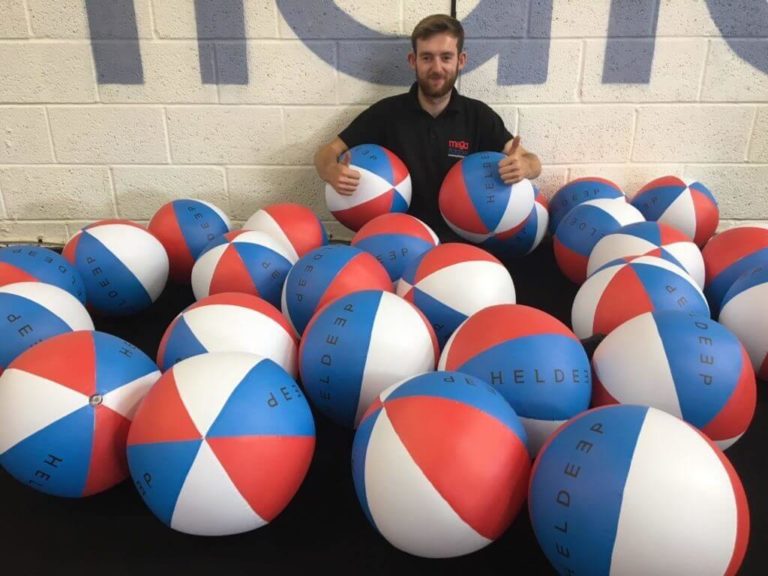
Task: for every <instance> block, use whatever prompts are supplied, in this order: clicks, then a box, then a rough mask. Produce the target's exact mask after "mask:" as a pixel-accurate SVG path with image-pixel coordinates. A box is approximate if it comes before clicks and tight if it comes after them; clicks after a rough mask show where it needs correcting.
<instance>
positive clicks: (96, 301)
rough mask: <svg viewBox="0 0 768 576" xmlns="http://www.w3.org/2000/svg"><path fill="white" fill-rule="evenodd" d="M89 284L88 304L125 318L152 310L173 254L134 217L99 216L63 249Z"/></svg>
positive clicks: (161, 289) (93, 307)
mask: <svg viewBox="0 0 768 576" xmlns="http://www.w3.org/2000/svg"><path fill="white" fill-rule="evenodd" d="M62 255H63V256H64V258H66V259H67V260H69V261H70V262H72V263H73V264H74V265H75V268H77V271H78V272H80V275H81V276H82V277H83V280H84V282H85V292H86V302H87V304H88V307H89V308H91V309H93V310H95V311H97V312H100V313H102V314H105V315H112V316H126V315H130V314H135V313H136V312H140V311H141V310H144V309H146V308H148V307H149V306H150V305H151V304H152V303H153V302H154V301H155V300H157V298H158V297H159V296H160V294H161V293H162V292H163V289H164V288H165V283H166V281H167V280H168V254H167V253H166V251H165V248H163V245H162V244H161V243H160V241H159V240H158V239H157V238H155V237H154V235H152V233H151V232H149V231H148V230H147V229H146V228H144V227H143V226H140V225H139V224H136V223H135V222H131V221H130V220H100V221H98V222H95V223H93V224H89V225H88V226H86V227H85V228H83V229H82V230H79V231H78V232H77V233H76V234H75V235H74V236H73V237H72V238H71V239H70V240H69V242H67V244H66V245H65V246H64V250H63V251H62Z"/></svg>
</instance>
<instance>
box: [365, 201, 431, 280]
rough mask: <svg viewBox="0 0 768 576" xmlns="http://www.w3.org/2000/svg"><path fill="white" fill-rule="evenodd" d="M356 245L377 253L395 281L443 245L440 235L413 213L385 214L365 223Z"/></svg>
mask: <svg viewBox="0 0 768 576" xmlns="http://www.w3.org/2000/svg"><path fill="white" fill-rule="evenodd" d="M351 244H352V246H355V247H356V248H360V249H361V250H365V251H366V252H368V253H369V254H371V255H373V256H374V257H375V258H376V260H378V261H379V262H381V264H382V265H383V266H384V268H386V269H387V272H388V273H389V277H390V278H391V279H392V282H397V281H398V280H399V279H400V277H401V276H402V275H403V269H404V268H405V267H406V266H407V265H408V263H409V262H412V261H413V260H414V259H415V258H418V257H419V256H420V255H422V254H424V252H426V251H427V250H429V249H430V248H434V247H435V246H437V245H438V244H440V240H439V239H438V237H437V234H435V233H434V231H433V230H432V228H430V227H429V226H427V225H426V224H425V223H424V222H422V221H421V220H419V219H418V218H416V217H415V216H411V215H410V214H399V213H392V214H383V215H381V216H377V217H376V218H374V219H373V220H371V221H370V222H368V223H367V224H365V225H364V226H363V227H362V228H360V230H358V231H357V233H356V234H355V235H354V236H353V237H352V243H351Z"/></svg>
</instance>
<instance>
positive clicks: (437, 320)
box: [413, 288, 467, 348]
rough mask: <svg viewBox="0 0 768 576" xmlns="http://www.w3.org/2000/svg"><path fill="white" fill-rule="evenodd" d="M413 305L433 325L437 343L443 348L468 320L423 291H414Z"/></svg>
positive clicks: (416, 289) (415, 289)
mask: <svg viewBox="0 0 768 576" xmlns="http://www.w3.org/2000/svg"><path fill="white" fill-rule="evenodd" d="M413 303H414V304H415V305H416V307H417V308H418V309H419V310H421V311H422V312H423V313H424V315H425V316H426V317H427V319H428V320H429V323H430V324H432V328H434V330H435V336H437V342H438V344H439V345H440V347H441V348H442V347H443V346H444V345H445V343H446V342H447V341H448V338H450V337H451V334H453V332H454V330H456V328H458V327H459V324H461V323H462V322H464V320H466V319H467V317H466V316H464V314H462V313H461V312H458V311H456V310H454V309H453V308H451V307H450V306H446V305H445V304H443V303H442V302H440V301H439V300H437V299H436V298H433V297H432V296H430V295H429V294H427V293H426V292H424V291H423V290H419V289H418V288H414V289H413Z"/></svg>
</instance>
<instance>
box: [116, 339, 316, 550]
mask: <svg viewBox="0 0 768 576" xmlns="http://www.w3.org/2000/svg"><path fill="white" fill-rule="evenodd" d="M314 450H315V425H314V421H313V419H312V413H311V411H310V409H309V405H308V404H307V401H306V399H305V398H304V396H303V395H302V393H301V389H300V388H299V386H298V384H296V382H295V381H294V380H293V379H292V378H291V377H290V376H289V375H288V374H287V373H286V371H285V370H283V369H282V368H280V366H278V365H277V364H275V363H274V362H272V361H271V360H267V359H266V358H262V357H260V356H256V355H255V354H248V353H244V352H212V353H209V354H202V355H200V356H193V357H191V358H187V359H186V360H183V361H181V362H179V363H178V364H176V365H175V366H173V368H171V369H170V370H168V371H167V372H165V373H164V374H163V376H162V377H161V378H160V380H158V381H157V383H156V384H155V385H154V386H153V387H152V389H151V390H150V392H149V394H147V396H146V398H145V399H144V401H143V402H142V403H141V406H140V407H139V409H138V410H137V412H136V416H135V417H134V420H133V424H132V425H131V429H130V432H129V433H128V466H129V468H130V472H131V477H132V479H133V482H134V484H135V485H136V488H137V489H138V491H139V494H141V497H142V498H143V499H144V502H145V503H146V504H147V506H148V507H149V509H150V510H151V511H152V512H153V513H154V514H155V516H157V517H158V518H159V519H160V520H161V521H162V522H163V523H165V524H166V525H168V526H170V527H171V528H173V529H174V530H178V531H180V532H185V533H187V534H196V535H201V536H223V535H227V534H237V533H241V532H246V531H249V530H253V529H255V528H259V527H261V526H263V525H265V524H267V523H268V522H270V521H271V520H273V519H274V518H275V517H276V516H277V515H278V514H280V512H281V511H282V510H283V509H284V508H285V507H286V506H287V505H288V503H289V502H290V501H291V499H292V498H293V496H294V495H295V494H296V491H297V490H298V489H299V487H300V486H301V483H302V481H303V480H304V476H305V475H306V473H307V470H308V469H309V465H310V462H311V460H312V454H313V453H314Z"/></svg>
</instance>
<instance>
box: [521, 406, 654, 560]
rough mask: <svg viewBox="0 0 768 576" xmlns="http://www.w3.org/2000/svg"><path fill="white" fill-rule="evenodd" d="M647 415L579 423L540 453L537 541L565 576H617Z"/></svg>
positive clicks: (617, 414) (624, 412)
mask: <svg viewBox="0 0 768 576" xmlns="http://www.w3.org/2000/svg"><path fill="white" fill-rule="evenodd" d="M647 411H648V408H647V407H644V406H612V407H609V408H601V409H597V410H592V411H590V412H587V413H584V415H582V416H577V417H576V418H574V419H573V420H572V421H570V422H569V423H568V424H566V425H565V426H564V427H563V428H560V430H559V432H557V433H556V435H555V436H554V437H553V439H552V440H551V442H550V443H549V444H548V445H545V448H544V449H543V450H542V451H541V452H539V456H538V459H537V461H536V466H535V468H534V471H533V476H532V477H531V485H530V490H529V494H528V497H529V510H530V516H531V523H532V525H533V530H534V532H535V534H536V538H537V539H538V541H539V544H540V545H541V548H542V550H543V551H544V554H546V556H547V558H548V559H549V561H550V562H551V563H552V565H553V566H554V567H555V568H556V569H557V570H558V571H559V572H560V573H561V574H566V573H570V574H610V573H611V555H612V552H613V546H614V543H615V540H616V530H617V526H618V523H619V516H620V513H621V506H622V500H623V497H624V486H625V485H626V481H627V476H628V474H629V469H630V466H631V464H632V457H633V454H634V451H635V446H636V445H637V439H638V437H639V435H640V431H641V429H642V425H643V421H644V420H645V416H646V413H647Z"/></svg>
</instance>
